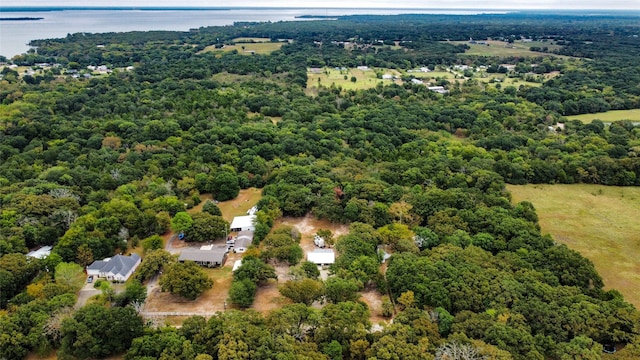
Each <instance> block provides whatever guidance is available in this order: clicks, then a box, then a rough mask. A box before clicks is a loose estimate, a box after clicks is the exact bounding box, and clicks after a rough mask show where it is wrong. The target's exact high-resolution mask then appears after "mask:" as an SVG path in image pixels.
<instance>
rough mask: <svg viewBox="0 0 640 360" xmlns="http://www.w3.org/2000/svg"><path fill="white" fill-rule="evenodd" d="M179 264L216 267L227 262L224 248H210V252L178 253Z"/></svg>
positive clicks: (198, 250) (184, 251)
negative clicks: (192, 263)
mask: <svg viewBox="0 0 640 360" xmlns="http://www.w3.org/2000/svg"><path fill="white" fill-rule="evenodd" d="M178 261H179V262H185V261H193V262H195V263H196V264H198V265H200V266H206V267H218V266H223V265H224V263H225V261H227V250H226V248H212V249H210V250H201V249H185V250H183V251H182V252H181V253H180V257H179V258H178Z"/></svg>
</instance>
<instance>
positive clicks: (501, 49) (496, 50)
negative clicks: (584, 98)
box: [451, 40, 569, 58]
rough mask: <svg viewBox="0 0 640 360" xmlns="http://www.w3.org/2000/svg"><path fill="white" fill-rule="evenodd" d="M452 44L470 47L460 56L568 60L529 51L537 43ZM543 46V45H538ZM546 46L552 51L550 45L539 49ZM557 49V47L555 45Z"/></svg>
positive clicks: (489, 42) (488, 42)
mask: <svg viewBox="0 0 640 360" xmlns="http://www.w3.org/2000/svg"><path fill="white" fill-rule="evenodd" d="M451 43H452V44H456V45H459V44H466V45H468V46H469V47H470V49H469V50H467V51H465V52H464V54H462V55H475V56H499V57H508V56H518V57H538V56H555V57H559V58H569V57H568V56H563V55H556V54H551V53H544V52H537V51H531V50H529V48H530V47H532V46H540V45H538V44H537V43H524V42H514V43H512V44H509V43H508V42H506V41H496V40H489V41H486V44H470V43H469V42H468V41H451ZM540 44H545V43H540ZM544 46H547V47H549V48H550V49H552V47H553V46H552V45H549V44H547V45H542V46H540V47H544ZM556 47H557V45H556Z"/></svg>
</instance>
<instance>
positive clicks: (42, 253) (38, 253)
mask: <svg viewBox="0 0 640 360" xmlns="http://www.w3.org/2000/svg"><path fill="white" fill-rule="evenodd" d="M52 248H53V247H51V246H43V247H41V248H40V249H38V250H34V251H31V252H30V253H28V254H27V256H28V257H32V258H36V259H44V258H46V257H47V256H49V255H51V249H52Z"/></svg>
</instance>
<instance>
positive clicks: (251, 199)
mask: <svg viewBox="0 0 640 360" xmlns="http://www.w3.org/2000/svg"><path fill="white" fill-rule="evenodd" d="M260 199H262V189H256V188H249V189H242V190H240V194H238V196H237V197H236V198H235V199H232V200H229V201H221V202H219V203H218V207H219V208H220V211H222V217H223V218H224V219H225V220H227V221H229V222H231V220H233V218H234V217H235V216H243V215H247V211H248V210H249V209H251V208H252V207H253V206H254V205H256V204H257V203H258V201H260Z"/></svg>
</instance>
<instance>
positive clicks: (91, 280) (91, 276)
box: [87, 275, 93, 284]
mask: <svg viewBox="0 0 640 360" xmlns="http://www.w3.org/2000/svg"><path fill="white" fill-rule="evenodd" d="M87 282H88V283H89V284H91V283H92V282H93V275H89V278H88V279H87Z"/></svg>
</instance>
